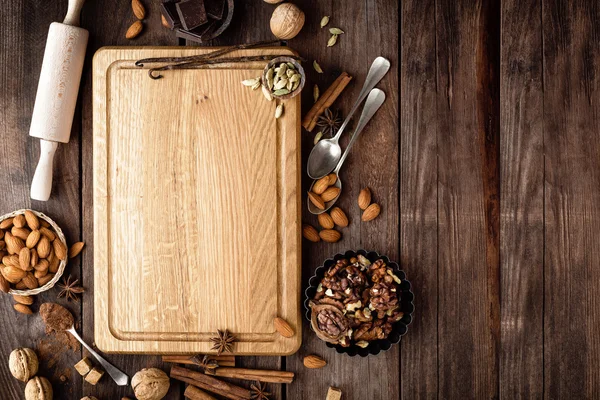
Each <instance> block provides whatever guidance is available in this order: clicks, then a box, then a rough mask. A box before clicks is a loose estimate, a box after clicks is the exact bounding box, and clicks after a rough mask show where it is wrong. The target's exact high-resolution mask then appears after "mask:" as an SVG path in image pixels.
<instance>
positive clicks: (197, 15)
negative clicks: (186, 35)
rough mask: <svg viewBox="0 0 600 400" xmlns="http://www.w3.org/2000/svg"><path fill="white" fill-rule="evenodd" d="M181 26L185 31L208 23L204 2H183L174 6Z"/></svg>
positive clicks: (198, 0) (189, 0) (200, 0)
mask: <svg viewBox="0 0 600 400" xmlns="http://www.w3.org/2000/svg"><path fill="white" fill-rule="evenodd" d="M175 7H176V8H177V14H178V15H179V19H180V20H181V25H182V26H183V28H184V29H185V30H187V31H191V30H192V29H194V28H197V27H199V26H200V25H204V24H205V23H206V22H207V21H208V17H207V16H206V10H205V9H204V0H183V1H181V2H179V3H176V4H175Z"/></svg>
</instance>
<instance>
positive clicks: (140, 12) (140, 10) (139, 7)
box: [131, 0, 146, 20]
mask: <svg viewBox="0 0 600 400" xmlns="http://www.w3.org/2000/svg"><path fill="white" fill-rule="evenodd" d="M131 9H132V10H133V15H135V17H136V18H137V19H140V20H141V19H144V18H146V9H145V8H144V5H143V4H142V2H141V1H140V0H132V1H131Z"/></svg>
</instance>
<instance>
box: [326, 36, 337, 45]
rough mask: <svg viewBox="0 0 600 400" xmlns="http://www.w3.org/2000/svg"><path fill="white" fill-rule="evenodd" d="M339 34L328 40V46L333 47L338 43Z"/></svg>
mask: <svg viewBox="0 0 600 400" xmlns="http://www.w3.org/2000/svg"><path fill="white" fill-rule="evenodd" d="M337 38H338V35H332V36H331V37H330V38H329V41H328V42H327V47H333V46H335V44H336V43H337Z"/></svg>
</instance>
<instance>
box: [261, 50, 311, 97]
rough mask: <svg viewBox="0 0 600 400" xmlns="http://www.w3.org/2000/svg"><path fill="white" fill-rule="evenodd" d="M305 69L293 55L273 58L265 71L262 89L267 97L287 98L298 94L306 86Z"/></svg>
mask: <svg viewBox="0 0 600 400" xmlns="http://www.w3.org/2000/svg"><path fill="white" fill-rule="evenodd" d="M305 82H306V76H305V75H304V69H303V68H302V66H301V65H300V63H299V62H298V61H296V59H294V58H292V57H277V58H274V59H272V60H271V61H270V62H269V63H268V64H267V65H266V66H265V69H264V71H263V76H262V90H263V93H264V95H265V97H267V98H268V96H271V97H272V98H276V99H281V100H286V99H291V98H292V97H295V96H297V95H298V94H299V93H300V92H301V91H302V88H304V83H305Z"/></svg>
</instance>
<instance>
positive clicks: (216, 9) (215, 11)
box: [204, 0, 225, 21]
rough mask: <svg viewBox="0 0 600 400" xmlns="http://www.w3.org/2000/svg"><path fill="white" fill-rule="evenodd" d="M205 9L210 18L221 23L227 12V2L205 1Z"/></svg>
mask: <svg viewBox="0 0 600 400" xmlns="http://www.w3.org/2000/svg"><path fill="white" fill-rule="evenodd" d="M204 8H205V9H206V14H207V15H208V16H209V17H211V18H213V19H216V20H219V21H220V20H221V19H222V18H223V12H224V11H225V0H205V1H204Z"/></svg>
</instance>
